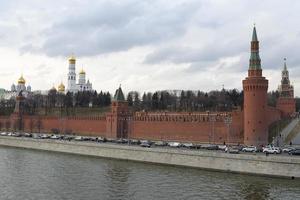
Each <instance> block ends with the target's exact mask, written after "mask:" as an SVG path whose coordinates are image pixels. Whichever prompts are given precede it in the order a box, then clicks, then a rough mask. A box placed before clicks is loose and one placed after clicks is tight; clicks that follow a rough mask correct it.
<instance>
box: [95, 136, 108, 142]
mask: <svg viewBox="0 0 300 200" xmlns="http://www.w3.org/2000/svg"><path fill="white" fill-rule="evenodd" d="M106 141H107V140H106V138H103V137H98V139H97V142H106Z"/></svg>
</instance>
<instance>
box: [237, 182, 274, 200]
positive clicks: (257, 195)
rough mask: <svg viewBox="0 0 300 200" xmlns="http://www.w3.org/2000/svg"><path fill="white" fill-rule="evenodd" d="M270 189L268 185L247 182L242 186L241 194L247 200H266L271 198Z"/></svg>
mask: <svg viewBox="0 0 300 200" xmlns="http://www.w3.org/2000/svg"><path fill="white" fill-rule="evenodd" d="M269 189H270V188H269V186H268V185H267V184H266V183H261V182H254V183H252V182H251V183H247V182H246V183H245V184H242V186H241V193H242V194H243V196H244V199H246V200H264V199H269V198H270V194H269Z"/></svg>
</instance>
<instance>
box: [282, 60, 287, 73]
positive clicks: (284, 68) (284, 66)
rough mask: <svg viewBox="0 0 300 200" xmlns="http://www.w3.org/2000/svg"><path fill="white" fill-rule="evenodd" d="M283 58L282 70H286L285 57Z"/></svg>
mask: <svg viewBox="0 0 300 200" xmlns="http://www.w3.org/2000/svg"><path fill="white" fill-rule="evenodd" d="M283 60H284V64H283V70H284V71H287V67H286V58H284V59H283Z"/></svg>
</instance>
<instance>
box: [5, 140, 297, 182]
mask: <svg viewBox="0 0 300 200" xmlns="http://www.w3.org/2000/svg"><path fill="white" fill-rule="evenodd" d="M0 146H9V147H17V148H26V149H36V150H44V151H54V152H63V153H71V154H78V155H88V156H96V157H104V158H112V159H121V160H130V161H138V162H149V163H156V164H164V165H175V166H184V167H193V168H201V169H208V170H218V171H226V172H235V173H246V174H255V175H265V176H275V177H285V178H300V157H297V156H286V155H269V156H265V155H263V154H260V155H255V154H227V153H223V152H217V151H199V150H198V151H196V150H195V151H191V150H182V149H170V148H168V149H163V148H142V147H139V146H127V145H115V144H106V143H90V142H76V141H60V140H41V139H31V138H17V137H9V136H7V137H5V136H4V137H0Z"/></svg>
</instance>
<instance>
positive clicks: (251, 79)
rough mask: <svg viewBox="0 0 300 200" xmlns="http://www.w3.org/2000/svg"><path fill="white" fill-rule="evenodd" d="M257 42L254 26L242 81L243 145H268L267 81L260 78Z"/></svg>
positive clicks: (260, 69)
mask: <svg viewBox="0 0 300 200" xmlns="http://www.w3.org/2000/svg"><path fill="white" fill-rule="evenodd" d="M260 61H261V60H260V57H259V41H258V39H257V34H256V28H255V26H254V28H253V33H252V41H251V56H250V60H249V69H248V77H246V78H245V80H243V90H244V144H246V145H255V146H261V145H266V144H268V124H267V92H268V80H267V79H266V78H265V77H263V76H262V68H261V62H260Z"/></svg>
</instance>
